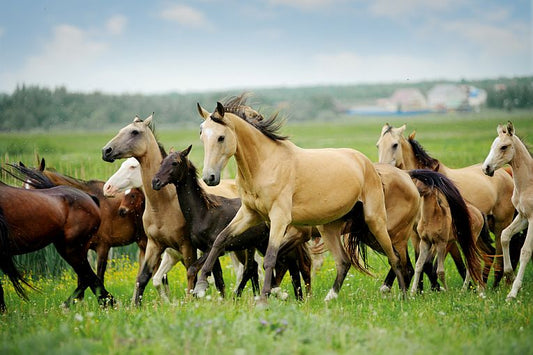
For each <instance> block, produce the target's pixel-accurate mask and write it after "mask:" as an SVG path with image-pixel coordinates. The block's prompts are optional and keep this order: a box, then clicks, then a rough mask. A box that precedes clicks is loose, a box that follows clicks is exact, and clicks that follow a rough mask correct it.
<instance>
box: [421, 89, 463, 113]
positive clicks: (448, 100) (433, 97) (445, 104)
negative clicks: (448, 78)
mask: <svg viewBox="0 0 533 355" xmlns="http://www.w3.org/2000/svg"><path fill="white" fill-rule="evenodd" d="M427 100H428V105H429V107H430V108H431V109H432V110H435V111H449V110H464V109H466V108H468V93H467V92H466V90H465V89H464V88H462V87H461V86H459V85H453V84H438V85H435V86H434V87H432V88H431V89H430V90H429V91H428V97H427Z"/></svg>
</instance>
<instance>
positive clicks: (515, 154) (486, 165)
mask: <svg viewBox="0 0 533 355" xmlns="http://www.w3.org/2000/svg"><path fill="white" fill-rule="evenodd" d="M497 133H498V137H496V138H495V139H494V141H493V142H492V146H491V148H490V152H489V154H488V155H487V158H486V159H485V161H484V162H483V166H482V170H483V172H484V173H485V174H487V175H489V176H494V175H495V173H496V172H497V171H498V168H500V167H502V166H503V165H505V164H509V165H510V166H511V169H512V172H513V180H514V191H513V197H512V202H513V205H514V207H515V208H516V210H517V212H518V214H517V215H516V217H515V218H514V220H513V222H512V223H511V224H510V225H509V226H508V227H507V228H505V229H504V230H503V232H502V236H501V241H502V248H503V268H504V273H505V275H506V277H507V278H508V279H509V280H512V279H513V267H512V264H511V258H510V253H509V243H510V240H511V238H512V236H513V235H515V234H516V233H518V232H521V231H522V230H524V229H526V228H528V226H531V225H532V223H533V157H532V156H531V152H529V150H528V149H527V147H526V145H525V144H524V142H522V140H521V139H520V138H518V137H517V136H516V133H515V129H514V126H513V124H512V123H511V122H508V123H507V126H506V127H504V126H502V125H498V128H497ZM532 251H533V229H532V228H528V230H527V234H526V240H525V241H524V245H523V246H522V250H521V252H520V266H519V269H518V273H517V276H516V279H515V280H514V282H513V287H512V288H511V291H510V292H509V294H508V295H507V299H508V300H511V299H514V298H516V296H517V294H518V291H519V290H520V287H522V279H523V278H524V273H525V269H526V266H527V264H528V263H529V260H530V259H531V253H532Z"/></svg>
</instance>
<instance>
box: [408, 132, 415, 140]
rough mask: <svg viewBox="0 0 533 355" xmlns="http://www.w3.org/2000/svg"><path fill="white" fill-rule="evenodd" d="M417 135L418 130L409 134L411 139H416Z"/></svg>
mask: <svg viewBox="0 0 533 355" xmlns="http://www.w3.org/2000/svg"><path fill="white" fill-rule="evenodd" d="M415 136H416V131H413V132H411V134H410V135H409V140H411V141H412V140H413V139H415Z"/></svg>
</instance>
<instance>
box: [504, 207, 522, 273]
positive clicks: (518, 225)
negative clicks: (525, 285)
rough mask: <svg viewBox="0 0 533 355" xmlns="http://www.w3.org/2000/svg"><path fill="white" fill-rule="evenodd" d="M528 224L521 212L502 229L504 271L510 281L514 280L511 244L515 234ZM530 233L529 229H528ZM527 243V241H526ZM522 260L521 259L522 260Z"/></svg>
mask: <svg viewBox="0 0 533 355" xmlns="http://www.w3.org/2000/svg"><path fill="white" fill-rule="evenodd" d="M527 226H528V221H527V219H526V218H525V217H523V216H522V215H521V214H517V215H516V217H515V219H514V220H513V222H511V224H510V225H509V226H508V227H507V228H505V229H504V230H503V231H502V235H501V244H502V252H503V272H504V274H505V277H506V278H507V280H508V281H509V282H510V281H512V280H513V265H512V263H511V254H510V252H509V244H510V242H511V238H512V237H513V235H515V234H517V233H519V232H521V231H523V230H524V229H526V228H527ZM528 235H529V231H528ZM526 240H527V237H526ZM524 245H525V243H524ZM520 261H521V260H520Z"/></svg>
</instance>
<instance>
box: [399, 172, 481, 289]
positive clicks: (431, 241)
mask: <svg viewBox="0 0 533 355" xmlns="http://www.w3.org/2000/svg"><path fill="white" fill-rule="evenodd" d="M409 175H411V177H412V178H413V180H414V181H415V185H416V186H417V188H418V191H419V192H420V196H421V197H422V198H421V202H420V219H419V221H418V225H417V232H418V235H419V237H420V255H419V258H418V260H417V262H416V268H415V276H414V280H413V284H412V286H411V295H414V294H415V293H416V291H417V287H418V281H419V278H420V274H421V272H422V268H423V265H424V262H425V260H427V257H428V255H429V253H430V249H431V248H432V246H435V247H436V251H437V265H438V266H437V275H438V278H439V281H440V282H441V283H442V286H443V287H444V289H448V287H447V285H446V278H445V273H444V258H445V257H446V252H447V247H448V245H449V244H450V243H454V242H455V241H458V242H459V245H460V246H461V249H462V251H463V254H464V255H465V258H466V261H467V276H466V278H465V280H464V287H463V288H466V287H467V286H468V283H469V282H470V279H473V280H474V281H476V282H477V284H478V285H480V288H481V289H483V288H484V284H483V280H482V276H481V263H480V253H479V250H478V249H477V246H476V240H477V238H478V236H479V235H480V233H481V230H482V228H483V226H484V224H485V223H484V222H485V219H484V217H483V215H482V214H481V212H479V210H478V209H477V208H475V207H474V206H473V205H471V204H468V203H467V202H465V201H464V200H463V198H462V196H461V194H460V193H459V191H458V190H457V188H456V187H455V185H454V184H453V183H452V182H451V180H450V179H448V178H447V177H445V176H444V175H442V174H440V173H437V172H435V171H432V170H427V169H419V170H411V171H409Z"/></svg>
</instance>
